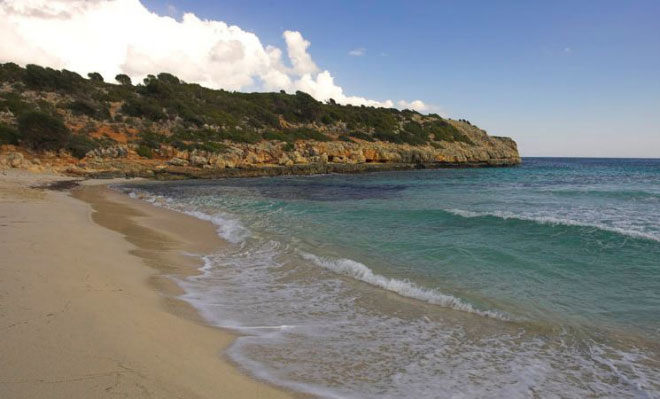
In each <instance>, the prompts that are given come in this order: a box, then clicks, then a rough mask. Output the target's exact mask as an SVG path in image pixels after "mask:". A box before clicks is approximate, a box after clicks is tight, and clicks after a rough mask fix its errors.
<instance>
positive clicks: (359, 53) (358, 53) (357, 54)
mask: <svg viewBox="0 0 660 399" xmlns="http://www.w3.org/2000/svg"><path fill="white" fill-rule="evenodd" d="M366 53H367V49H366V48H364V47H360V48H355V49H353V50H351V51H349V52H348V55H352V56H353V57H362V56H363V55H365V54H366Z"/></svg>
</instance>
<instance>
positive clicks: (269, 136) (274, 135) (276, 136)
mask: <svg viewBox="0 0 660 399" xmlns="http://www.w3.org/2000/svg"><path fill="white" fill-rule="evenodd" d="M263 137H264V140H279V141H288V139H289V138H288V137H287V136H286V135H285V134H284V133H282V132H276V131H269V132H266V133H264V136H263Z"/></svg>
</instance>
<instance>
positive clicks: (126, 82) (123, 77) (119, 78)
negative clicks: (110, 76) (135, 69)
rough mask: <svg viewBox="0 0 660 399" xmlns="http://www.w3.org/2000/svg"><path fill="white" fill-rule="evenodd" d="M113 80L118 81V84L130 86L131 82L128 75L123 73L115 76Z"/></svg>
mask: <svg viewBox="0 0 660 399" xmlns="http://www.w3.org/2000/svg"><path fill="white" fill-rule="evenodd" d="M115 80H116V81H117V82H119V84H122V85H124V86H132V85H133V82H131V78H130V77H129V76H128V75H125V74H123V73H120V74H119V75H117V76H115Z"/></svg>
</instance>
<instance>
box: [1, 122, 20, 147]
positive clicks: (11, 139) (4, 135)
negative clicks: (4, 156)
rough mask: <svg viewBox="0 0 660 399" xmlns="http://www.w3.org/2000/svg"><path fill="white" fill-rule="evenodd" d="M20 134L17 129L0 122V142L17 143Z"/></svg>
mask: <svg viewBox="0 0 660 399" xmlns="http://www.w3.org/2000/svg"><path fill="white" fill-rule="evenodd" d="M20 137H21V135H20V134H19V133H18V130H16V129H14V128H13V127H11V126H9V125H5V124H4V123H0V144H13V145H18V141H19V139H20Z"/></svg>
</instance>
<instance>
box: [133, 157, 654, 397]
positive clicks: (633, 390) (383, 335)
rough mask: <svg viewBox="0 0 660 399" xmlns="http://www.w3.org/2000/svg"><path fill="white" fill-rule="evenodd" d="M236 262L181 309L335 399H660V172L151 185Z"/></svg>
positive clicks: (650, 166) (292, 380)
mask: <svg viewBox="0 0 660 399" xmlns="http://www.w3.org/2000/svg"><path fill="white" fill-rule="evenodd" d="M123 189H124V190H125V191H127V192H129V193H131V194H132V195H135V196H138V197H140V198H143V199H146V200H149V201H151V202H154V203H156V204H158V205H162V206H167V207H169V208H172V209H176V210H179V211H182V212H186V213H189V214H191V215H193V216H196V217H200V218H203V219H207V220H210V221H212V222H213V223H215V224H216V225H217V226H218V233H219V234H220V235H221V236H222V237H224V238H226V239H227V240H228V241H229V242H230V243H231V246H230V249H229V250H227V251H224V252H222V253H216V254H207V255H206V256H205V257H204V260H205V266H204V268H203V269H202V271H203V273H202V274H200V275H198V276H194V277H190V278H187V279H185V280H181V281H180V284H181V285H182V287H183V288H184V289H185V291H186V294H185V295H184V299H186V300H187V301H189V302H191V303H192V304H193V305H195V306H196V307H197V308H198V309H199V310H200V312H201V313H202V315H203V316H204V317H206V318H207V319H208V320H209V321H210V322H211V323H214V324H216V325H218V326H222V327H228V328H234V329H237V330H239V331H241V332H242V333H244V334H245V335H244V336H242V337H241V338H239V339H238V340H237V341H236V343H235V344H234V345H233V346H232V347H231V349H230V351H229V355H230V356H231V357H232V358H233V359H234V360H235V361H236V362H237V363H238V364H239V365H241V366H242V367H244V368H245V369H247V370H248V371H250V372H251V373H253V374H255V375H257V376H259V377H261V378H264V379H267V380H270V381H272V382H275V383H277V384H280V385H284V386H288V387H290V388H293V389H296V390H300V391H304V392H309V393H313V394H316V395H319V396H324V397H367V398H368V397H374V398H376V397H379V398H380V397H392V398H395V397H419V398H450V397H466V398H471V397H544V398H546V397H549V398H552V397H558V398H559V397H561V398H573V397H575V398H582V397H603V398H605V397H607V398H610V397H611V398H626V397H630V398H656V397H660V346H659V344H658V343H659V341H660V160H612V159H600V160H599V159H533V158H531V159H525V160H524V164H523V165H522V166H520V167H515V168H501V169H500V168H498V169H441V170H423V171H411V172H392V173H375V174H362V175H329V176H309V177H282V178H256V179H233V180H216V181H194V182H175V183H164V184H163V183H159V184H154V183H146V184H139V185H130V186H126V187H124V188H123Z"/></svg>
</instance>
